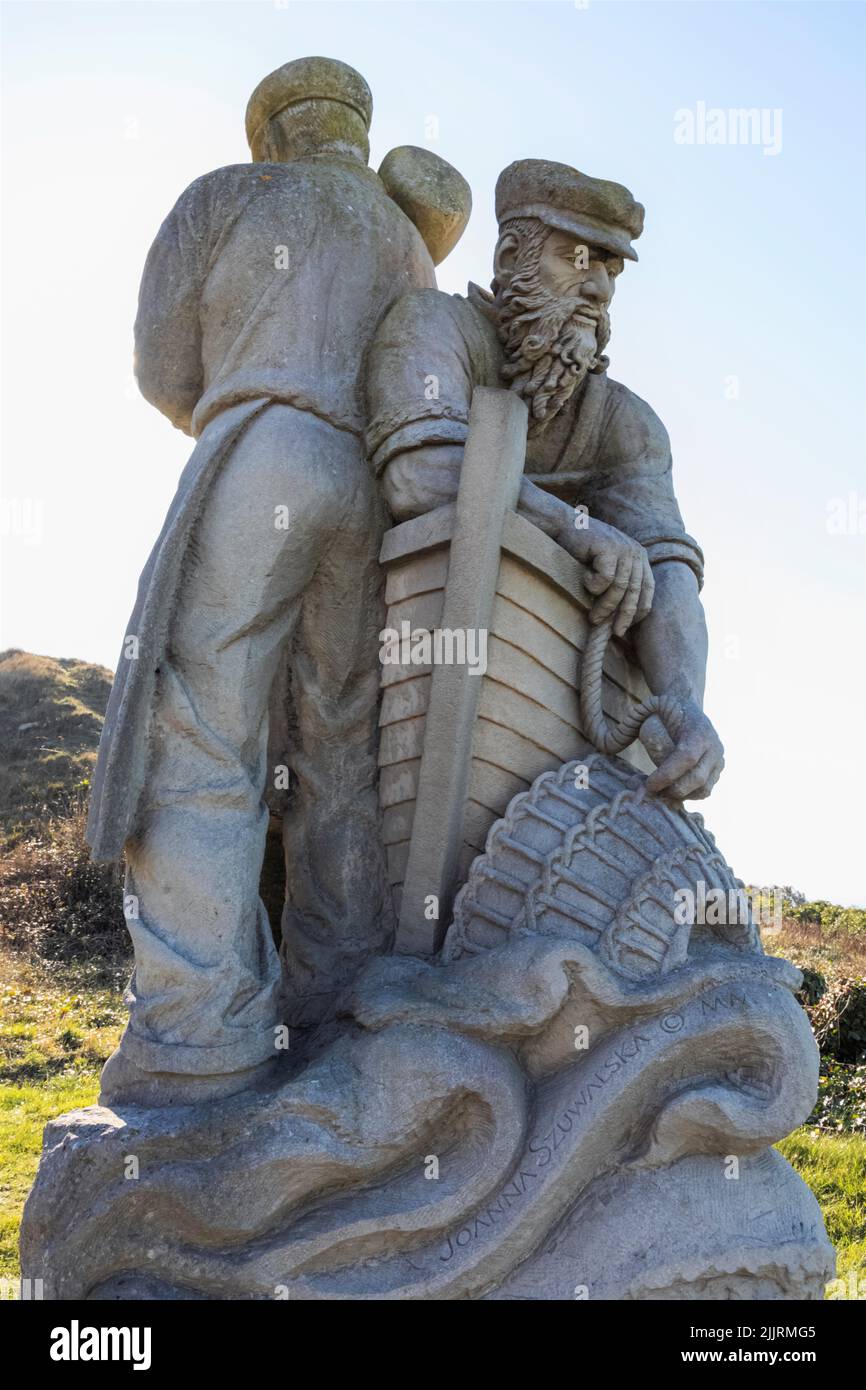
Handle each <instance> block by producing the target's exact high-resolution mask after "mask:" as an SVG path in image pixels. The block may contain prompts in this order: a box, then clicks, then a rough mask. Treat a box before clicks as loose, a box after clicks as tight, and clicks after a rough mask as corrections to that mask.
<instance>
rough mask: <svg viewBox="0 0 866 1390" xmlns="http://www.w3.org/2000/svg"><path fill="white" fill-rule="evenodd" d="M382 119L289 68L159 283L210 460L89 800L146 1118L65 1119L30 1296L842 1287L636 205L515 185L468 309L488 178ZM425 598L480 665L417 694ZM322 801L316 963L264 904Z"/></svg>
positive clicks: (130, 1094) (356, 84)
mask: <svg viewBox="0 0 866 1390" xmlns="http://www.w3.org/2000/svg"><path fill="white" fill-rule="evenodd" d="M371 110H372V102H371V98H370V93H369V89H368V88H367V86H366V83H365V82H364V80H363V78H361V77H360V75H359V74H358V73H355V72H354V71H353V70H352V69H351V68H347V67H346V65H345V64H341V63H335V62H332V61H330V60H328V59H323V58H312V59H303V60H300V61H298V62H294V63H290V64H286V65H284V66H283V67H282V68H279V69H277V71H276V72H274V73H272V74H270V76H269V77H267V78H266V79H265V80H264V82H263V83H262V84H260V86H259V87H258V88H257V90H256V92H255V93H254V95H253V98H252V99H251V102H250V107H249V110H248V118H247V125H248V136H249V139H250V145H251V149H252V153H253V159H254V161H255V162H254V163H253V164H249V165H237V166H233V167H230V168H228V169H221V170H217V171H216V172H215V173H213V174H211V175H207V176H205V178H204V179H200V180H197V181H196V183H194V184H193V185H192V186H191V188H190V189H188V190H187V192H186V193H185V194H184V195H183V196H182V198H181V199H180V201H179V203H178V205H177V207H176V208H175V209H174V210H173V212H172V213H171V214H170V215H169V218H168V219H167V221H166V223H165V224H164V226H163V228H162V230H161V231H160V234H159V236H158V238H157V241H156V243H155V245H154V248H153V250H152V252H151V255H150V257H149V260H148V265H147V268H146V271H145V278H144V283H143V286H142V296H141V303H140V311H139V318H138V322H137V326H136V342H137V350H138V373H139V380H140V383H141V385H142V389H143V391H144V393H145V395H146V396H147V397H148V399H150V400H151V401H152V402H153V403H154V404H155V405H157V406H158V408H159V409H160V410H162V411H163V412H164V413H165V414H166V415H167V416H168V418H169V419H171V420H172V422H173V423H174V424H175V425H177V426H179V427H180V428H182V429H184V430H186V431H187V432H189V433H191V434H193V435H194V436H195V437H196V438H197V440H198V443H197V445H196V448H195V450H194V452H193V456H192V458H191V460H190V463H189V465H188V467H187V469H186V471H185V473H184V475H183V478H182V479H181V484H180V487H179V490H178V495H177V498H176V500H175V503H174V504H173V506H172V508H171V510H170V513H169V516H168V518H167V520H166V524H165V527H164V529H163V532H162V534H161V536H160V538H159V540H158V542H157V545H156V547H155V549H154V552H153V555H152V557H151V560H150V561H149V563H148V566H147V568H146V569H145V572H144V575H143V576H142V581H141V587H140V592H139V600H138V603H137V605H136V609H135V612H134V614H133V617H132V620H131V623H130V628H129V631H128V634H127V642H126V643H125V644H124V656H123V659H122V661H121V663H120V667H119V671H118V677H117V680H116V682H115V688H114V691H113V693H112V698H111V704H110V707H109V711H108V717H107V721H106V728H105V734H104V738H103V744H102V747H101V751H100V757H99V763H98V767H97V773H96V777H95V782H94V797H93V803H92V808H91V817H90V830H89V833H90V838H91V844H92V847H93V851H94V854H95V855H96V856H97V857H102V858H111V857H112V856H113V855H116V854H117V853H118V852H119V851H120V849H121V848H123V849H124V850H125V855H126V859H127V864H128V868H129V879H128V883H127V907H128V912H127V917H128V920H129V922H130V930H131V934H132V936H133V939H134V943H135V949H136V970H135V975H134V977H133V981H132V984H131V991H130V1002H131V1006H132V1012H131V1018H130V1025H129V1028H128V1030H127V1032H126V1034H125V1036H124V1039H123V1041H122V1044H121V1047H120V1049H119V1052H118V1053H117V1054H116V1055H115V1057H114V1058H112V1059H111V1060H110V1062H109V1064H108V1065H107V1066H106V1069H105V1072H104V1076H103V1095H102V1100H103V1102H104V1103H103V1105H101V1106H98V1107H92V1108H90V1109H87V1110H82V1111H78V1112H75V1113H73V1114H70V1115H66V1116H61V1117H60V1118H59V1119H58V1120H56V1121H54V1122H52V1123H51V1124H49V1125H48V1127H47V1129H46V1133H45V1148H44V1152H43V1156H42V1161H41V1163H40V1167H39V1172H38V1175H37V1179H36V1182H35V1184H34V1187H33V1190H32V1192H31V1194H30V1197H29V1199H28V1202H27V1206H26V1210H25V1214H24V1221H23V1225H22V1236H21V1260H22V1272H23V1275H24V1277H25V1278H29V1279H41V1280H42V1281H43V1284H44V1290H45V1294H46V1296H47V1297H49V1298H55V1299H59V1298H72V1299H87V1298H92V1299H97V1298H107V1299H142V1298H148V1297H154V1298H179V1299H199V1298H212V1299H235V1298H245V1299H273V1298H285V1297H288V1298H293V1299H300V1300H304V1301H313V1300H334V1299H362V1300H363V1299H388V1300H415V1299H433V1300H442V1299H476V1300H487V1299H489V1300H509V1299H520V1300H525V1299H553V1300H565V1299H568V1300H572V1299H575V1298H581V1299H582V1298H590V1299H599V1298H602V1299H604V1298H615V1299H622V1300H630V1299H676V1298H684V1297H688V1298H700V1299H703V1298H747V1299H754V1298H795V1297H808V1298H820V1297H821V1294H822V1289H823V1284H824V1281H825V1280H826V1279H828V1278H829V1277H830V1275H831V1274H832V1271H833V1255H832V1250H831V1248H830V1246H829V1244H828V1242H827V1238H826V1235H825V1233H824V1229H823V1224H822V1222H821V1218H820V1213H819V1212H818V1209H817V1205H816V1203H815V1200H814V1198H813V1197H812V1195H811V1194H810V1193H809V1192H808V1189H806V1188H805V1186H804V1185H803V1184H802V1183H801V1182H800V1180H799V1179H798V1178H797V1177H796V1175H795V1174H794V1173H793V1172H792V1170H791V1169H790V1168H789V1167H788V1166H787V1164H785V1163H784V1162H783V1161H782V1160H781V1158H780V1157H779V1155H778V1154H775V1153H774V1152H773V1151H772V1149H771V1148H770V1146H771V1145H772V1144H773V1143H774V1142H775V1141H776V1140H778V1139H780V1138H782V1137H783V1136H784V1135H786V1134H788V1133H789V1132H790V1131H791V1130H792V1129H793V1128H795V1127H796V1126H797V1125H799V1124H801V1123H802V1122H803V1121H804V1120H805V1119H806V1118H807V1116H808V1115H809V1113H810V1111H811V1109H812V1106H813V1104H814V1100H815V1094H816V1088H817V1064H818V1058H817V1049H816V1047H815V1043H814V1041H813V1039H812V1036H811V1033H810V1030H809V1026H808V1023H807V1020H806V1016H805V1014H804V1013H803V1011H802V1009H801V1008H800V1007H799V1005H798V1003H797V1001H796V998H795V995H794V991H795V989H796V988H797V986H798V983H799V979H800V976H799V972H798V971H796V970H795V969H794V968H793V967H792V966H790V965H788V964H787V963H786V962H784V961H779V960H775V959H772V958H767V957H766V956H765V955H764V954H763V951H762V948H761V944H760V939H759V935H758V931H757V928H756V925H755V923H754V921H753V920H752V918H751V915H750V913H749V911H748V909H747V908H746V910H745V915H742V914H743V907H744V905H743V901H742V899H741V898H740V896H739V895H740V892H741V885H740V884H739V882H738V880H737V879H736V878H735V877H734V875H733V873H732V871H731V869H730V868H729V866H728V865H727V863H726V861H725V859H724V857H723V856H722V855H721V853H720V852H719V851H718V849H717V847H716V845H715V842H714V841H713V839H712V836H711V835H710V834H709V832H708V831H707V830H706V828H705V827H704V825H703V822H702V820H701V819H700V818H699V817H695V816H690V815H688V814H687V813H686V812H685V810H684V809H683V805H682V802H683V800H684V799H686V798H691V797H705V796H707V795H709V793H710V792H711V790H712V788H713V786H714V784H715V782H716V779H717V778H718V776H719V774H720V772H721V770H722V763H723V758H722V747H721V743H720V741H719V739H718V736H717V734H716V732H715V730H714V729H713V727H712V724H711V723H710V721H709V720H708V719H707V717H706V715H705V714H704V713H703V708H702V702H703V686H704V674H705V663H706V633H705V625H704V619H703V613H702V610H701V605H700V599H699V587H700V582H701V579H702V573H703V557H702V554H701V551H700V548H699V547H698V545H697V542H695V541H694V540H693V539H692V538H691V537H690V536H689V535H688V534H687V533H686V531H685V529H684V526H683V522H682V518H681V516H680V513H679V508H678V506H677V503H676V498H675V495H674V491H673V485H672V481H671V459H670V446H669V441H668V439H667V434H666V432H665V430H664V426H663V425H662V424H661V422H660V421H659V420H658V418H657V417H656V416H655V415H654V414H653V412H652V410H651V409H650V407H649V406H648V405H646V403H645V402H643V401H641V400H640V399H639V398H638V397H637V396H635V395H634V393H633V392H631V391H629V390H628V388H626V387H625V386H622V385H620V384H619V383H616V382H612V381H610V380H609V379H608V377H607V365H608V364H607V358H606V356H605V355H604V349H605V347H606V344H607V341H608V338H609V336H610V317H609V306H610V302H611V299H612V296H613V289H614V283H615V280H616V278H617V276H618V274H619V273H620V271H621V270H622V268H623V263H624V261H625V260H630V259H635V256H634V252H633V248H632V245H631V242H632V240H633V239H634V238H635V237H637V236H638V235H639V234H640V231H641V228H642V225H643V209H642V207H641V206H640V204H638V203H636V202H635V200H634V199H633V198H632V196H631V194H630V193H629V192H628V191H627V190H626V189H624V188H622V187H621V186H620V185H617V184H612V183H609V182H607V181H602V180H597V179H592V178H590V177H588V176H586V175H584V174H581V173H579V172H578V171H577V170H574V169H570V168H568V167H567V166H564V165H559V164H553V163H551V162H548V161H537V160H521V161H518V163H517V164H515V165H512V166H510V167H509V169H508V170H506V171H505V174H504V175H503V176H502V177H501V178H500V182H499V185H498V190H497V214H498V217H499V221H500V232H499V239H498V242H497V246H496V251H495V255H494V275H495V279H494V282H493V288H492V291H491V293H490V294H489V295H488V294H485V293H483V292H482V291H480V290H478V289H477V287H471V288H470V293H469V296H468V297H467V298H466V299H465V300H464V299H461V298H460V297H458V296H454V297H451V296H445V295H441V294H439V292H438V291H437V290H436V289H435V288H434V277H433V262H434V261H435V260H438V259H439V258H440V256H441V255H444V254H445V253H446V251H447V249H449V248H450V246H451V245H452V244H453V242H454V240H455V238H456V237H457V236H458V235H459V234H460V231H461V230H462V227H463V225H465V220H466V217H467V216H468V213H469V205H470V200H469V197H468V189H467V188H466V186H465V184H464V182H463V180H462V179H461V178H460V176H459V175H458V174H457V173H456V171H454V170H452V169H450V167H449V166H445V165H444V164H442V162H441V161H437V160H435V159H434V158H433V156H431V155H429V154H428V153H426V152H424V151H419V150H412V149H410V148H408V147H401V148H400V149H398V150H395V151H392V154H391V155H390V156H388V157H387V158H386V160H385V162H384V163H383V165H382V169H381V171H380V172H381V176H377V175H376V174H374V173H372V171H371V170H369V169H368V167H367V159H368V154H369V145H368V139H367V131H368V126H369V121H370V115H371ZM527 427H528V428H527ZM369 464H372V466H373V472H374V473H376V474H378V476H379V477H380V479H381V485H382V493H383V495H384V500H385V501H386V502H387V503H388V504H389V506H390V508H391V511H392V513H393V516H394V518H395V520H396V522H397V525H396V526H395V527H393V528H392V529H391V530H390V531H387V534H386V533H385V532H386V525H387V520H386V515H385V508H384V506H383V500H382V497H380V495H379V493H378V492H377V489H376V485H375V482H374V477H373V474H372V473H371V471H370V468H369V466H368V465H369ZM380 543H381V551H380ZM383 569H384V571H385V572H386V574H387V589H386V593H385V595H384V597H385V599H386V600H387V604H388V617H389V622H390V621H394V622H397V621H398V620H400V621H401V622H402V621H403V620H405V621H406V623H407V625H408V626H409V627H410V629H411V628H412V627H413V626H414V627H416V628H417V629H418V630H419V631H420V633H421V635H422V637H425V638H426V639H428V640H429V641H430V642H432V639H433V637H434V636H435V635H436V634H438V636H439V637H440V638H442V637H444V633H443V631H442V628H443V625H446V624H447V631H448V633H449V634H450V637H451V638H452V639H453V638H454V637H455V634H457V635H460V634H461V633H462V636H463V638H464V639H467V640H466V642H465V644H464V645H465V650H464V655H463V657H462V658H461V660H460V663H459V668H457V667H455V666H454V665H453V663H452V665H451V667H450V668H449V667H448V664H447V659H446V658H443V657H441V656H436V655H435V650H436V649H435V645H432V646H431V647H430V653H431V654H429V655H428V656H427V657H424V656H423V643H422V657H421V661H420V664H419V659H418V657H417V656H416V655H415V654H414V653H411V652H410V654H409V655H408V656H407V657H406V659H405V662H404V661H402V659H401V662H400V663H398V664H396V665H390V666H389V665H388V664H386V663H385V659H384V656H383V655H382V653H381V652H380V650H379V642H380V640H382V639H384V637H385V633H384V632H383V631H380V628H381V622H382V618H383V614H384V606H383V593H382V579H383V572H382V571H383ZM632 628H633V629H634V631H633V632H632V631H631V629H632ZM470 632H471V633H472V634H474V636H475V637H476V638H478V639H479V641H480V638H481V636H482V635H483V636H484V638H485V641H486V639H487V638H488V637H489V639H490V640H489V650H486V651H485V662H486V665H485V670H484V672H483V673H482V671H481V666H480V664H479V666H478V669H477V671H476V672H475V673H473V672H471V671H469V670H467V668H466V667H467V653H468V651H469V647H468V635H469V633H470ZM389 640H390V639H389ZM128 648H131V649H128ZM425 662H426V665H425V664H424V663H425ZM381 690H384V696H383V698H382V700H381V708H382V749H381V755H380V760H381V764H382V775H381V783H380V786H379V787H378V789H377V766H376V741H377V740H376V721H377V713H378V707H379V703H380V693H381ZM275 705H276V711H277V717H276V718H273V717H271V711H272V710H273V708H274V706H275ZM638 738H640V740H641V744H640V745H638V744H637V742H636V739H638ZM591 746H593V747H595V748H596V749H598V750H600V751H599V752H597V753H593V752H592V751H591ZM619 751H623V752H624V753H627V755H628V760H626V759H620V758H617V757H613V756H611V755H612V754H614V753H616V752H619ZM653 765H655V766H653ZM651 767H652V770H651V771H649V775H648V776H647V771H648V770H649V769H650V768H651ZM289 769H291V772H292V775H293V781H292V787H291V792H290V794H289V795H287V796H286V798H285V799H284V801H283V802H282V803H281V804H280V809H281V811H282V813H283V820H284V825H283V832H284V842H285V847H286V860H287V902H286V908H285V912H284V914H283V921H282V935H283V941H282V949H281V953H280V959H279V961H278V959H277V955H276V952H275V950H274V947H273V943H272V939H271V935H270V929H269V925H268V921H267V915H266V913H265V909H264V905H263V904H262V902H261V901H260V900H259V896H258V884H259V873H260V869H261V862H262V852H263V848H264V842H265V835H266V831H267V823H268V806H267V802H266V799H265V788H266V786H267V784H268V783H269V781H270V780H271V779H272V778H273V777H274V774H275V773H277V772H283V773H284V772H286V771H288V770H289ZM377 792H378V795H377ZM380 803H381V804H380ZM380 810H381V820H380ZM392 888H393V889H394V890H396V891H397V892H398V893H399V891H400V890H401V889H402V900H401V901H400V902H398V904H397V906H398V910H399V914H400V931H399V936H398V938H397V941H396V947H397V949H396V950H391V948H392V946H394V944H395V942H394V913H393V911H392V900H391V889H392ZM707 888H709V889H710V890H714V891H715V893H716V894H718V895H719V896H720V897H721V900H722V903H723V905H724V906H723V910H722V912H721V913H718V912H715V913H713V914H710V913H709V912H708V913H706V914H703V913H702V912H700V911H698V910H697V908H696V904H697V903H698V902H702V901H703V897H702V895H703V894H704V893H705V891H706V889H707ZM452 900H453V904H454V910H453V919H452V913H451V904H452ZM689 903H691V908H689V907H688V904H689ZM443 934H444V942H443V941H442V937H443ZM440 947H441V949H440ZM410 952H411V953H412V954H409V953H410ZM287 1025H291V1048H290V1049H289V1051H288V1052H287V1053H286V1052H285V1051H283V1050H282V1044H283V1043H284V1042H285V1041H286V1039H287V1038H288V1037H289V1028H288V1027H287Z"/></svg>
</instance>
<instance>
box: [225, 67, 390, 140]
mask: <svg viewBox="0 0 866 1390" xmlns="http://www.w3.org/2000/svg"><path fill="white" fill-rule="evenodd" d="M316 100H319V101H338V102H340V103H341V104H342V105H343V106H348V107H350V109H351V110H353V111H355V112H356V113H357V114H358V115H359V116H360V117H361V119H362V120H363V122H364V125H365V126H366V128H367V130H369V129H370V121H371V119H372V116H373V96H372V93H371V91H370V88H369V87H368V86H367V84H366V82H365V81H364V79H363V77H362V76H361V74H360V73H359V72H356V71H355V69H354V68H350V67H349V65H348V63H341V62H340V61H339V59H337V58H295V59H294V60H293V61H292V62H291V63H283V66H282V67H281V68H275V70H274V71H273V72H271V73H268V75H267V77H263V78H262V80H261V82H260V83H259V85H258V86H257V87H256V90H255V91H254V92H253V94H252V96H251V97H250V99H249V102H248V103H247V114H246V130H247V142H248V144H249V146H250V148H252V145H253V141H254V140H255V139H256V137H257V136H258V134H259V132H260V131H261V130H262V128H263V126H265V125H266V124H267V122H268V121H269V120H270V119H271V117H272V116H276V115H278V114H279V113H280V111H285V109H286V107H288V106H295V105H296V104H297V103H298V102H299V101H316Z"/></svg>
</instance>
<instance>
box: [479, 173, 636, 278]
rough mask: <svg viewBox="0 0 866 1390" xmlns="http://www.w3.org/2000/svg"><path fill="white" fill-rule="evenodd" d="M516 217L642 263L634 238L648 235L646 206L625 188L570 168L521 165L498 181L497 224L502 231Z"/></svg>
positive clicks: (503, 174) (501, 175)
mask: <svg viewBox="0 0 866 1390" xmlns="http://www.w3.org/2000/svg"><path fill="white" fill-rule="evenodd" d="M515 217H537V218H538V219H539V221H541V222H544V223H545V224H546V225H547V226H548V227H556V228H558V229H559V230H560V231H563V232H573V233H574V235H575V236H578V237H585V238H586V240H587V241H588V242H590V243H592V244H593V245H594V246H601V247H603V248H604V249H605V250H607V251H612V252H614V253H615V254H616V255H618V256H624V257H625V258H626V259H627V260H630V261H636V260H637V252H636V251H635V250H634V248H633V247H632V245H631V238H633V237H639V236H640V234H641V232H642V231H643V219H644V209H643V205H642V204H641V203H638V202H637V201H636V200H635V199H634V198H633V197H632V195H631V194H630V193H629V191H628V189H627V188H624V187H623V185H622V184H621V183H611V182H610V181H609V180H608V179H594V178H591V177H590V175H589V174H582V173H581V172H580V171H579V170H578V169H572V168H571V167H570V166H569V165H568V164H557V163H555V162H554V161H553V160H549V159H518V160H515V162H514V163H513V164H509V166H508V168H507V169H503V171H502V173H501V174H500V175H499V178H498V179H497V181H496V218H497V221H498V222H499V225H500V227H501V226H502V224H503V223H504V222H509V221H511V219H512V218H515Z"/></svg>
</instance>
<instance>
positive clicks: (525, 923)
mask: <svg viewBox="0 0 866 1390" xmlns="http://www.w3.org/2000/svg"><path fill="white" fill-rule="evenodd" d="M699 885H702V886H703V887H702V890H701V889H700V888H699ZM707 899H710V900H711V901H714V902H716V903H718V902H723V903H724V905H725V910H724V911H723V912H720V913H707V914H706V918H707V920H706V921H704V922H695V908H696V906H697V904H698V902H699V901H705V900H707ZM731 904H734V905H736V907H737V908H738V909H739V910H738V911H736V912H730V911H729V910H728V907H729V905H731ZM716 916H719V917H721V919H722V920H721V922H719V923H718V924H716V923H715V922H714V921H713V920H712V918H714V917H716ZM520 936H549V937H552V938H554V939H556V940H560V941H561V940H576V941H581V942H583V943H584V944H586V945H588V946H590V947H591V948H592V949H593V950H596V951H597V952H598V953H599V954H600V955H601V956H602V958H603V959H604V960H605V962H606V963H607V964H608V965H609V966H611V968H612V969H614V970H615V971H616V972H617V974H619V975H623V976H625V977H626V978H628V979H631V980H641V979H645V978H648V977H650V976H654V975H663V974H667V973H668V972H669V971H671V970H673V969H675V968H676V967H677V966H678V965H682V964H683V962H684V961H685V959H686V955H687V953H688V950H689V946H690V944H692V945H693V947H694V948H699V947H700V945H701V944H702V943H704V944H707V945H712V944H713V941H714V940H715V941H721V942H724V943H725V944H726V945H729V946H734V947H739V948H741V949H744V950H749V951H755V952H760V950H761V947H760V940H759V936H758V932H757V928H756V926H755V924H754V921H753V919H752V914H751V911H750V909H749V906H748V903H747V901H746V898H745V894H744V891H743V884H742V882H741V881H740V880H739V879H737V878H735V877H734V874H733V872H732V870H731V868H730V867H729V865H728V864H727V862H726V860H725V859H724V857H723V856H722V855H721V854H720V853H719V851H718V850H717V848H716V844H715V841H714V839H713V837H712V835H711V834H710V833H709V831H708V830H707V829H706V827H705V826H704V823H703V820H702V818H701V817H700V816H699V815H693V814H690V813H689V812H687V811H684V810H683V809H682V808H681V807H672V806H668V805H666V804H665V802H664V801H661V800H660V799H659V798H658V797H654V796H647V795H646V794H645V790H644V778H643V777H642V776H641V775H640V774H639V773H636V772H635V771H634V770H633V768H631V767H629V766H628V764H626V763H624V762H623V761H622V760H621V759H619V758H608V757H605V756H602V755H600V754H597V753H594V754H591V755H590V756H589V757H588V758H587V759H585V760H584V762H582V763H577V762H571V763H566V764H565V765H564V766H563V767H561V768H559V769H558V770H557V771H556V772H545V773H544V774H543V775H542V776H540V777H539V778H538V779H537V780H536V782H535V783H534V784H533V786H532V787H531V788H530V790H529V791H528V792H523V793H521V794H520V795H519V796H517V797H515V799H514V800H513V801H512V803H511V805H510V806H509V807H508V811H507V813H506V815H505V816H504V817H503V819H502V820H499V821H497V823H496V824H495V825H494V827H493V828H492V830H491V831H490V834H489V836H488V840H487V849H486V853H485V854H484V855H483V857H481V858H479V859H477V860H476V861H475V863H474V865H473V867H472V870H471V873H470V876H469V881H468V882H467V883H466V885H465V886H464V887H463V888H462V889H461V890H460V892H459V894H458V896H457V900H456V903H455V909H454V922H453V925H452V926H451V929H450V931H449V933H448V936H447V939H446V942H445V949H444V957H445V959H447V960H457V959H459V958H460V957H461V956H464V955H475V954H477V953H478V952H479V951H483V950H486V949H489V948H490V947H492V946H498V945H501V944H503V943H504V942H505V941H508V940H512V939H514V938H516V937H520Z"/></svg>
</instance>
